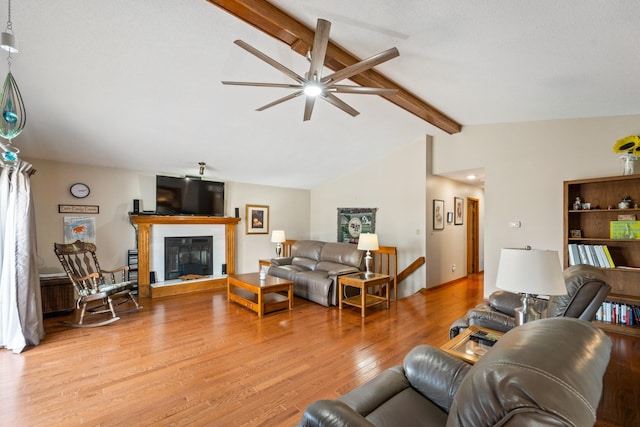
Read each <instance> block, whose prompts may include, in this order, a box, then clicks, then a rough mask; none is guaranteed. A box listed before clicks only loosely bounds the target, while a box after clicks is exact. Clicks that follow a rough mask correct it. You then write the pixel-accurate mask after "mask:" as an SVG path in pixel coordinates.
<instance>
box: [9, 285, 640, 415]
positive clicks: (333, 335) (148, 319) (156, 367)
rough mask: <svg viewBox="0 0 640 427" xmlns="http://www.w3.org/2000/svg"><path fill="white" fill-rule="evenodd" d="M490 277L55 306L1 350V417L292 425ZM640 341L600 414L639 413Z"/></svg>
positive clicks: (408, 343) (432, 325)
mask: <svg viewBox="0 0 640 427" xmlns="http://www.w3.org/2000/svg"><path fill="white" fill-rule="evenodd" d="M481 279H482V276H474V277H471V278H470V279H469V280H466V281H460V282H457V283H455V284H452V285H448V286H444V287H441V288H437V289H434V290H429V291H423V292H420V293H418V294H416V295H413V296H410V297H408V298H403V299H401V300H399V301H397V302H392V304H391V308H390V309H389V310H386V309H384V308H383V307H379V308H374V309H372V310H371V313H370V314H369V315H368V316H367V317H366V318H364V319H362V318H361V317H360V314H359V311H358V310H357V309H356V308H350V309H349V308H348V309H345V310H343V311H340V310H338V309H337V308H335V307H333V308H326V307H322V306H320V305H317V304H314V303H311V302H308V301H305V300H302V299H297V298H296V299H295V304H294V310H293V311H291V312H289V311H281V312H277V313H272V314H269V315H267V316H265V317H264V318H262V319H259V318H258V317H257V316H256V315H255V313H253V312H250V311H249V310H247V309H245V308H243V307H241V306H239V305H237V304H235V303H229V302H227V298H226V294H225V292H224V290H222V289H221V290H216V291H212V292H203V293H198V294H192V295H182V296H175V297H166V298H160V299H154V300H150V299H144V298H143V299H142V301H141V302H142V304H143V305H144V309H143V310H141V311H139V312H134V313H129V314H124V315H123V316H122V319H121V320H120V321H118V322H115V323H113V324H111V325H108V326H105V327H101V328H94V329H73V328H69V327H67V326H64V325H62V324H61V323H60V320H61V318H60V317H53V318H47V319H46V321H45V330H46V332H47V335H46V337H45V339H44V340H43V342H42V343H41V344H40V345H39V346H36V347H33V348H30V349H28V350H27V351H25V352H23V353H22V354H20V355H14V354H12V353H10V352H9V351H6V350H0V378H1V383H2V386H1V387H0V414H1V415H0V417H1V418H0V419H1V420H2V421H1V422H0V424H1V425H11V426H40V425H49V426H71V425H79V424H86V425H92V426H95V425H101V426H112V425H126V426H129V425H137V426H146V425H203V426H204V425H207V426H232V425H249V426H254V425H265V426H272V425H288V426H292V425H295V424H296V423H297V422H298V421H299V420H300V417H301V415H302V411H304V408H305V407H306V406H307V405H308V404H309V403H311V402H313V401H315V400H317V399H325V398H335V397H338V396H340V395H342V394H344V393H346V392H348V391H349V390H351V389H353V388H354V387H356V386H358V385H359V384H362V383H363V382H365V381H367V380H369V379H371V378H372V377H374V376H375V375H377V374H378V373H380V372H381V371H382V370H384V369H386V368H389V367H391V366H393V365H396V364H399V363H401V361H402V358H403V357H404V355H405V354H406V353H407V352H408V351H409V350H410V349H411V348H413V347H414V346H415V345H417V344H421V343H428V344H432V345H435V346H440V345H442V344H444V343H445V342H446V341H447V340H448V328H449V325H450V323H451V322H452V321H453V320H455V319H456V318H458V317H460V316H461V315H462V314H464V312H465V311H466V310H467V308H468V307H470V306H473V305H475V304H476V303H477V302H478V301H480V300H481V299H482V280H481ZM639 341H640V340H638V339H637V338H634V339H628V340H627V339H623V340H621V341H614V343H615V342H618V343H623V344H618V345H617V347H618V348H617V349H616V345H615V344H614V353H616V351H621V354H623V356H622V358H621V359H620V360H618V361H616V360H617V359H616V358H615V355H614V358H613V359H612V364H611V365H610V370H611V366H613V370H611V372H609V371H608V372H607V375H608V376H609V377H610V378H609V380H607V379H605V397H604V399H603V402H604V401H606V402H607V406H608V407H607V408H606V409H605V410H603V409H602V408H601V409H600V411H599V416H600V414H601V413H602V414H603V415H604V416H605V418H603V420H602V423H600V421H599V425H638V420H639V418H638V415H637V407H638V405H637V403H638V402H637V398H638V387H639V385H638V384H640V383H639V382H638V378H639V377H640V374H639V373H638V371H637V368H638V360H637V359H638V358H637V354H639V353H638V342H639ZM631 354H633V360H631V361H630V360H629V359H624V360H623V358H624V355H626V356H629V355H631ZM628 369H632V370H631V371H629V370H628ZM607 381H609V382H607ZM612 381H613V382H612ZM634 381H635V386H633V385H630V384H633V382H634ZM621 384H622V385H624V386H623V387H622V390H620V386H621ZM620 392H622V393H624V394H622V395H621V394H620ZM607 393H608V394H607ZM629 393H631V394H629ZM634 393H635V394H634ZM625 396H626V397H625ZM634 399H636V400H635V402H634ZM634 403H635V406H634ZM601 407H602V405H601ZM634 421H635V424H633V422H634ZM627 422H631V423H632V424H627Z"/></svg>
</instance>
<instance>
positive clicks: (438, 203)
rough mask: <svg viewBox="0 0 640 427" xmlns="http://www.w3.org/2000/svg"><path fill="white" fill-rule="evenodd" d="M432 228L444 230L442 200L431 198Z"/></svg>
mask: <svg viewBox="0 0 640 427" xmlns="http://www.w3.org/2000/svg"><path fill="white" fill-rule="evenodd" d="M433 229H434V230H444V200H437V199H434V200H433Z"/></svg>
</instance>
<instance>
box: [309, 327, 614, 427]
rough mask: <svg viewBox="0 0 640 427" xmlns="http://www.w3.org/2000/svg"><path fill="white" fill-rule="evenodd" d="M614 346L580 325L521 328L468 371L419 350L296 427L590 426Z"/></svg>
mask: <svg viewBox="0 0 640 427" xmlns="http://www.w3.org/2000/svg"><path fill="white" fill-rule="evenodd" d="M610 354H611V340H610V339H609V337H607V336H606V334H605V333H604V332H602V331H601V330H599V329H598V328H597V327H595V326H594V325H592V324H591V323H589V322H586V321H584V320H580V319H574V318H566V317H555V318H549V319H542V320H537V321H534V322H530V323H527V324H525V325H523V326H518V327H516V328H514V329H512V330H510V331H509V332H507V333H506V334H505V335H504V336H503V337H501V338H500V339H499V340H498V342H497V343H496V344H495V345H494V346H493V347H492V348H491V349H490V350H489V351H487V353H486V354H485V355H484V356H482V357H481V358H480V360H479V361H478V363H476V364H475V365H473V366H472V365H469V364H467V363H466V362H464V361H462V360H461V359H458V358H456V357H454V356H452V355H450V354H448V353H445V352H444V351H443V350H440V349H438V348H435V347H431V346H427V345H421V346H418V347H416V348H414V349H413V350H411V352H409V354H407V356H406V357H405V359H404V363H403V365H401V366H395V367H392V368H390V369H387V370H386V371H383V372H382V373H380V374H379V375H378V376H376V377H375V378H373V379H372V380H370V381H369V382H367V383H365V384H363V385H362V386H360V387H358V388H356V389H355V390H353V391H351V392H349V393H347V394H345V395H344V396H341V397H340V398H338V399H337V400H320V401H317V402H314V403H312V404H311V405H309V407H308V408H307V409H306V411H305V412H304V414H303V416H302V420H301V422H300V424H299V426H304V427H310V426H336V427H337V426H402V427H412V426H445V425H446V426H472V427H481V426H496V425H499V426H514V427H515V426H518V427H519V426H533V425H535V426H542V425H545V426H592V425H593V424H594V422H595V420H596V410H597V408H598V403H599V401H600V397H601V395H602V378H603V376H604V373H605V370H606V368H607V365H608V363H609V357H610Z"/></svg>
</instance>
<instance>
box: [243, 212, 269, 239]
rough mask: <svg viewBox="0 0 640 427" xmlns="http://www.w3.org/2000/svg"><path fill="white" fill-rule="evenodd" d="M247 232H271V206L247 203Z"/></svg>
mask: <svg viewBox="0 0 640 427" xmlns="http://www.w3.org/2000/svg"><path fill="white" fill-rule="evenodd" d="M245 224H246V227H247V234H269V206H265V205H247V213H246V217H245Z"/></svg>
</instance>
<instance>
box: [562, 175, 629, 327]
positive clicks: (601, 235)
mask: <svg viewBox="0 0 640 427" xmlns="http://www.w3.org/2000/svg"><path fill="white" fill-rule="evenodd" d="M627 196H631V198H632V199H633V203H632V205H631V206H634V205H635V203H640V175H638V174H636V175H623V176H612V177H604V178H592V179H580V180H574V181H565V182H564V236H565V237H564V254H565V256H564V260H565V267H568V266H569V253H568V251H569V244H570V243H578V244H587V245H607V247H608V249H609V252H610V253H611V257H612V259H613V261H614V263H615V265H616V267H615V268H602V271H603V272H604V274H605V275H606V276H607V279H608V282H609V284H610V285H611V294H610V295H609V297H608V298H607V300H608V301H612V302H617V303H621V304H629V305H640V236H635V237H634V238H631V239H611V237H610V222H611V221H617V220H618V215H621V214H625V215H636V217H640V208H634V207H631V208H629V209H619V208H618V203H619V202H620V201H621V200H622V199H623V198H625V197H627ZM576 197H580V199H581V200H582V202H583V203H589V204H590V208H589V209H574V201H575V200H576ZM571 230H580V236H579V237H577V236H572V233H571ZM595 323H596V324H597V325H598V326H599V327H601V328H602V329H604V330H608V331H612V332H618V333H624V334H628V335H637V336H640V326H626V325H617V324H612V323H606V322H595Z"/></svg>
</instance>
